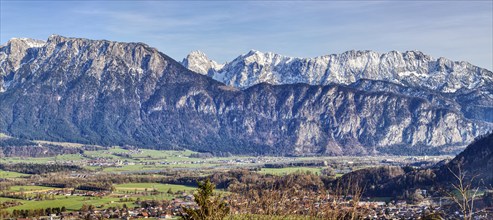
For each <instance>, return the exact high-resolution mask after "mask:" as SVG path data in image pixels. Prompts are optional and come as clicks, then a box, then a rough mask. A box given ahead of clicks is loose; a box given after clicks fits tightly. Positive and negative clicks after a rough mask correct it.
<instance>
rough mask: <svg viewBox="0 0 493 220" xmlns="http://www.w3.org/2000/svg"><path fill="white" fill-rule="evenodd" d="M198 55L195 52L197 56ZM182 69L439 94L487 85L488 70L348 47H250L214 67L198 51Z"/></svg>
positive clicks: (491, 76)
mask: <svg viewBox="0 0 493 220" xmlns="http://www.w3.org/2000/svg"><path fill="white" fill-rule="evenodd" d="M199 55H200V56H199ZM183 63H184V64H186V65H185V67H187V68H189V69H191V70H194V71H197V72H200V73H202V74H205V73H207V74H208V75H209V76H211V77H213V78H214V79H216V80H219V81H221V82H223V83H225V84H227V85H230V86H234V87H239V88H247V87H250V86H253V85H255V84H259V83H264V82H266V83H271V84H293V83H308V84H312V85H327V84H331V83H338V84H346V85H347V84H351V83H354V82H356V81H358V80H360V79H371V80H382V81H387V82H392V83H397V84H400V85H406V86H413V87H423V88H428V89H434V90H439V91H441V92H455V91H457V90H459V89H474V88H477V87H480V86H484V85H490V86H493V73H492V72H491V71H488V70H486V69H482V68H479V67H477V66H473V65H471V64H469V63H467V62H455V61H451V60H448V59H445V58H438V59H433V58H432V57H431V56H429V55H426V54H424V53H422V52H421V51H417V50H414V51H406V52H398V51H390V52H388V53H382V54H380V53H377V52H374V51H369V50H366V51H357V50H350V51H346V52H344V53H341V54H331V55H324V56H319V57H314V58H296V57H287V56H282V55H279V54H275V53H271V52H268V53H264V52H260V51H257V50H250V51H249V52H248V53H246V54H243V55H240V56H238V57H237V58H236V59H234V60H233V61H231V62H228V63H226V64H225V65H214V63H215V62H214V61H212V60H210V59H209V58H207V57H206V56H205V54H203V53H202V52H200V53H191V54H190V55H189V57H187V58H186V59H184V61H183Z"/></svg>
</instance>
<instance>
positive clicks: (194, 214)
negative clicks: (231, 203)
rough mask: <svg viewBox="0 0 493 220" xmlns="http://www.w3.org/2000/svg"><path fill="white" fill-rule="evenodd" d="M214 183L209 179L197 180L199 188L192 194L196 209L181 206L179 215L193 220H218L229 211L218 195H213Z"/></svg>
mask: <svg viewBox="0 0 493 220" xmlns="http://www.w3.org/2000/svg"><path fill="white" fill-rule="evenodd" d="M214 188H215V185H214V184H213V183H211V181H210V180H209V179H207V180H206V181H205V182H199V188H198V189H197V192H196V193H195V194H194V196H195V202H196V203H197V205H198V206H199V208H198V209H195V208H187V207H183V213H182V214H181V216H182V217H183V218H184V219H193V220H219V219H224V218H225V217H226V216H227V215H228V213H229V207H228V204H227V203H226V202H224V200H223V199H222V198H221V196H219V195H214Z"/></svg>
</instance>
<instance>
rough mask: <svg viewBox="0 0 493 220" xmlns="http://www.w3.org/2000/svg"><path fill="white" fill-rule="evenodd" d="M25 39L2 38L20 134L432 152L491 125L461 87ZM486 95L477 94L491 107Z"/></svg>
mask: <svg viewBox="0 0 493 220" xmlns="http://www.w3.org/2000/svg"><path fill="white" fill-rule="evenodd" d="M18 41H19V40H18V39H14V40H11V41H9V42H8V43H7V44H5V45H4V46H1V47H0V70H1V72H0V79H1V81H0V88H2V90H1V92H0V131H1V132H4V133H8V134H10V135H12V136H15V137H20V138H27V139H44V140H53V141H74V142H80V143H89V144H102V145H110V144H111V145H115V144H131V145H137V146H141V147H148V148H157V149H176V148H187V149H192V150H198V151H214V152H231V153H241V154H257V153H258V154H284V155H313V154H327V155H343V154H346V155H349V154H350V155H366V154H378V153H393V154H433V153H441V152H444V151H450V150H454V149H456V148H457V147H459V148H460V147H461V146H464V145H465V144H466V143H469V142H470V141H472V140H473V139H474V137H476V136H478V135H480V134H483V133H486V132H487V131H489V130H490V129H491V128H492V127H493V126H492V124H491V123H490V122H488V121H487V120H476V119H475V118H474V117H465V114H463V113H462V112H461V111H457V109H456V107H455V106H454V105H456V104H457V103H458V101H457V99H459V98H457V97H458V96H453V97H448V96H446V95H444V94H442V93H433V92H429V94H431V95H427V94H428V93H420V94H421V96H416V95H411V94H413V93H416V92H418V93H419V91H418V90H412V89H407V88H403V87H402V85H400V84H396V85H392V86H389V87H386V86H388V85H387V84H386V85H385V86H384V87H385V88H386V90H384V89H381V88H379V84H378V82H377V81H358V82H356V81H355V82H354V83H352V84H351V83H348V85H336V84H329V85H307V84H289V85H269V84H266V83H260V84H256V85H254V86H251V87H248V88H245V89H242V90H240V89H239V88H237V87H234V86H228V85H225V84H223V83H221V82H218V81H216V80H214V79H212V78H211V77H208V76H204V75H201V74H197V73H195V72H193V71H190V70H188V69H187V68H185V67H183V66H182V65H181V64H180V63H178V62H176V61H174V60H173V59H171V58H170V57H168V56H166V55H165V54H163V53H161V52H159V51H157V50H156V49H154V48H151V47H149V46H147V45H145V44H142V43H121V42H113V41H105V40H88V39H80V38H66V37H62V36H57V35H53V36H50V38H49V39H48V40H47V41H46V42H39V41H33V40H28V39H23V40H22V39H21V40H20V41H21V42H18ZM32 42H36V43H32ZM194 62H195V63H203V64H204V63H205V65H206V67H205V68H197V69H195V70H196V71H202V70H205V69H207V68H209V67H207V65H209V66H210V67H211V68H212V69H214V68H221V67H220V65H217V63H213V62H210V60H209V59H202V60H198V61H197V60H196V61H193V62H192V61H188V64H191V63H194ZM227 66H228V64H226V65H225V66H224V67H222V68H226V67H227ZM211 68H209V70H210V69H211ZM470 68H475V67H472V66H471V67H470ZM209 70H208V71H209ZM481 71H485V70H481ZM348 74H349V73H348ZM486 75H487V74H486ZM212 76H213V77H214V78H217V77H215V75H214V74H212ZM348 82H350V81H348ZM464 83H465V82H464ZM486 83H487V81H486V79H485V81H484V82H483V84H486ZM370 85H371V86H370ZM478 85H479V84H478ZM370 87H371V88H379V89H374V90H372V89H369V88H370ZM242 88H243V87H242ZM398 90H399V91H400V90H405V91H406V92H407V93H408V95H406V92H402V91H401V92H396V91H398ZM468 91H469V90H468ZM472 92H476V91H475V90H473V91H472ZM474 95H475V96H482V95H483V94H482V93H480V92H476V93H474ZM471 97H473V96H472V95H464V97H462V98H461V100H465V101H464V102H475V101H477V100H476V99H473V100H472V101H470V99H471ZM485 102H486V105H484V104H485V103H481V102H479V103H476V104H477V105H482V106H486V107H485V108H487V109H488V108H491V107H489V106H491V103H488V100H486V101H485ZM485 111H486V113H485V114H487V113H488V110H485ZM475 117H480V118H481V117H482V116H480V115H475Z"/></svg>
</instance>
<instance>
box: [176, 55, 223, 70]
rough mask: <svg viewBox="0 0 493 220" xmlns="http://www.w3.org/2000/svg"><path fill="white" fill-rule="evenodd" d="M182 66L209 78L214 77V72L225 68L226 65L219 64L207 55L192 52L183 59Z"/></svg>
mask: <svg viewBox="0 0 493 220" xmlns="http://www.w3.org/2000/svg"><path fill="white" fill-rule="evenodd" d="M182 65H183V66H185V67H187V68H188V69H190V70H192V71H194V72H197V73H200V74H203V75H209V76H212V75H213V74H214V72H216V71H217V70H220V69H221V68H223V66H224V64H218V63H217V62H216V61H213V60H211V59H209V57H207V55H206V54H205V53H203V52H202V51H199V50H195V51H192V52H190V54H188V55H187V57H186V58H185V59H183V61H182Z"/></svg>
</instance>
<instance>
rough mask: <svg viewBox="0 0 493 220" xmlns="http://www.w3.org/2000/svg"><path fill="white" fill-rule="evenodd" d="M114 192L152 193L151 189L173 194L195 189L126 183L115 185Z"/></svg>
mask: <svg viewBox="0 0 493 220" xmlns="http://www.w3.org/2000/svg"><path fill="white" fill-rule="evenodd" d="M115 188H116V191H145V190H146V189H147V190H148V191H152V190H153V189H155V190H157V191H158V192H167V191H168V190H169V189H171V190H172V191H173V192H176V191H187V192H189V191H193V190H195V189H196V188H195V187H191V186H184V185H175V184H160V183H126V184H117V185H115Z"/></svg>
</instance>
